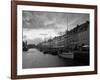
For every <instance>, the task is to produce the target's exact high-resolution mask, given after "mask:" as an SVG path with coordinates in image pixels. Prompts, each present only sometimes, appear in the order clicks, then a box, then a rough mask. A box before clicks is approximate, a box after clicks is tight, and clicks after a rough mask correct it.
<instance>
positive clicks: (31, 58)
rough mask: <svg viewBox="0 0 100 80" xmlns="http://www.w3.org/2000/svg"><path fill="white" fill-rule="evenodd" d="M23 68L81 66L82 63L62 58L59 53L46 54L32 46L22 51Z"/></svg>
mask: <svg viewBox="0 0 100 80" xmlns="http://www.w3.org/2000/svg"><path fill="white" fill-rule="evenodd" d="M22 65H23V69H26V68H45V67H67V66H81V65H82V63H80V62H77V61H75V60H72V59H67V58H61V57H59V56H58V55H52V54H49V53H48V54H44V53H43V52H40V51H39V50H37V49H35V48H32V49H29V50H28V51H26V52H23V53H22Z"/></svg>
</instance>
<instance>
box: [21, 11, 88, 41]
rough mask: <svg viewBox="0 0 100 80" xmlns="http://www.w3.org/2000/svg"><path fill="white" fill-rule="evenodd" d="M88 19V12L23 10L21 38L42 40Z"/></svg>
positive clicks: (57, 34) (59, 33)
mask: <svg viewBox="0 0 100 80" xmlns="http://www.w3.org/2000/svg"><path fill="white" fill-rule="evenodd" d="M87 20H89V15H88V14H79V13H60V12H43V11H42V12H40V11H37V12H36V11H23V13H22V24H23V38H24V39H28V40H33V42H34V40H35V41H36V39H37V40H38V39H39V40H40V41H42V40H44V39H46V38H52V37H55V36H59V35H61V34H62V33H64V32H65V31H66V30H67V29H68V30H71V29H72V28H74V27H76V25H77V24H82V23H84V22H86V21H87Z"/></svg>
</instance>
